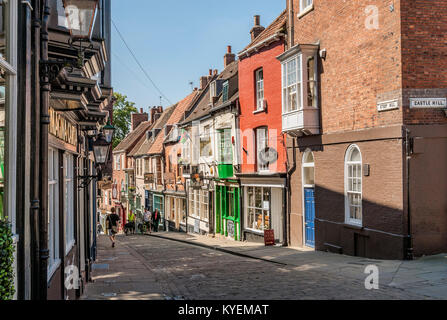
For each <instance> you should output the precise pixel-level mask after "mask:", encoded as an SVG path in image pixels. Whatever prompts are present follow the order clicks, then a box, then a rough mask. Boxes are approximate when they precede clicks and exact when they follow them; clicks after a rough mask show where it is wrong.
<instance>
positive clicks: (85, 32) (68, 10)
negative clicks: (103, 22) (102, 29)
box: [63, 0, 99, 42]
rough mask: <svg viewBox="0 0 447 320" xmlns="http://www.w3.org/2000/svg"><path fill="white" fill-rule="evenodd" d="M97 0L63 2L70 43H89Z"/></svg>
mask: <svg viewBox="0 0 447 320" xmlns="http://www.w3.org/2000/svg"><path fill="white" fill-rule="evenodd" d="M98 3H99V0H63V4H64V10H65V16H66V17H67V24H68V30H69V31H70V36H71V39H72V41H73V42H74V41H77V40H81V41H85V40H87V41H90V39H91V38H92V33H93V27H94V25H95V19H96V12H97V10H98Z"/></svg>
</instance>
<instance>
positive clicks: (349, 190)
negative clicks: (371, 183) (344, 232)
mask: <svg viewBox="0 0 447 320" xmlns="http://www.w3.org/2000/svg"><path fill="white" fill-rule="evenodd" d="M356 149H357V150H358V152H359V154H360V161H351V160H350V159H351V155H352V152H353V151H354V150H356ZM354 166H355V167H356V169H358V168H360V175H359V176H354V175H352V177H351V176H350V174H349V169H350V168H352V169H353V170H354ZM362 166H363V158H362V153H361V150H360V148H359V147H358V146H357V145H355V144H353V145H351V146H349V148H348V150H347V151H346V156H345V222H346V224H350V225H355V226H362V225H363V167H362ZM351 179H352V180H356V185H358V183H360V186H361V187H360V191H358V190H353V189H354V188H351V187H350V186H351V183H350V182H351V181H350V180H351ZM352 185H353V184H352ZM350 195H357V196H360V205H351V203H350V201H349V196H350ZM351 207H353V208H359V209H360V219H355V218H352V217H351Z"/></svg>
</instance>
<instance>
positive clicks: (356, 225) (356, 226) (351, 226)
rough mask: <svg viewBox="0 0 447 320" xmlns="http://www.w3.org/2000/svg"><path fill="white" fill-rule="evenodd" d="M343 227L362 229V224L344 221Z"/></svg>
mask: <svg viewBox="0 0 447 320" xmlns="http://www.w3.org/2000/svg"><path fill="white" fill-rule="evenodd" d="M344 227H345V228H347V229H353V230H358V231H361V230H363V226H362V224H361V223H356V222H349V221H346V222H345V225H344Z"/></svg>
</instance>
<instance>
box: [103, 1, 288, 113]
mask: <svg viewBox="0 0 447 320" xmlns="http://www.w3.org/2000/svg"><path fill="white" fill-rule="evenodd" d="M285 5H286V1H285V0H226V1H216V0H194V1H185V0H163V1H154V0H113V1H112V19H113V20H114V22H115V23H116V25H117V27H118V29H119V30H120V32H121V33H122V34H123V36H124V37H125V39H126V41H127V43H128V45H129V46H130V48H131V49H132V50H133V51H134V53H135V55H136V56H137V58H138V60H139V61H140V63H141V64H142V65H143V67H144V68H145V70H146V71H147V72H148V74H149V75H150V76H151V78H152V79H153V80H154V82H155V83H156V85H157V86H158V87H159V88H160V89H161V91H162V92H163V93H164V94H165V95H166V97H167V98H168V99H169V100H170V101H171V102H172V103H175V102H177V101H179V100H180V99H182V98H183V97H185V96H186V95H187V94H189V93H190V92H191V86H190V85H189V82H190V81H193V82H194V86H195V87H197V86H198V80H199V78H200V76H202V75H207V74H208V70H209V69H218V70H219V71H221V70H222V69H223V56H224V54H225V52H226V48H227V45H231V46H232V47H233V52H235V53H237V52H240V51H241V50H242V49H243V48H244V47H245V46H246V45H248V44H249V42H250V30H251V28H252V27H253V16H254V15H256V14H259V15H260V16H261V24H262V25H263V26H264V27H266V26H267V25H269V24H270V23H271V22H272V21H273V20H274V19H275V18H276V17H277V16H278V15H279V14H280V13H281V12H282V11H283V10H284V9H285ZM111 58H112V70H113V71H112V77H113V78H112V81H113V87H114V90H115V91H116V92H120V93H122V94H125V95H127V96H128V99H129V100H130V101H133V102H135V103H136V106H137V107H138V108H144V109H145V110H148V107H149V106H154V105H159V103H160V98H159V96H160V95H159V94H158V92H157V91H156V89H154V88H153V86H152V85H151V83H150V82H149V80H147V78H146V77H145V75H144V74H143V73H142V71H141V70H140V69H139V68H138V66H137V64H136V63H135V61H134V60H133V59H132V57H131V55H130V53H129V52H128V50H127V49H126V47H125V46H124V44H123V43H122V41H121V39H120V38H119V36H118V34H117V32H116V31H115V29H114V27H113V26H112V55H111ZM168 105H169V103H168V102H167V101H166V100H163V106H164V107H166V106H168Z"/></svg>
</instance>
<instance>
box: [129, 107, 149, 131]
mask: <svg viewBox="0 0 447 320" xmlns="http://www.w3.org/2000/svg"><path fill="white" fill-rule="evenodd" d="M148 120H149V115H148V114H147V113H146V112H143V108H141V109H140V113H132V115H131V131H134V130H135V129H136V128H138V126H139V125H140V124H141V123H142V122H145V121H148Z"/></svg>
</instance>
